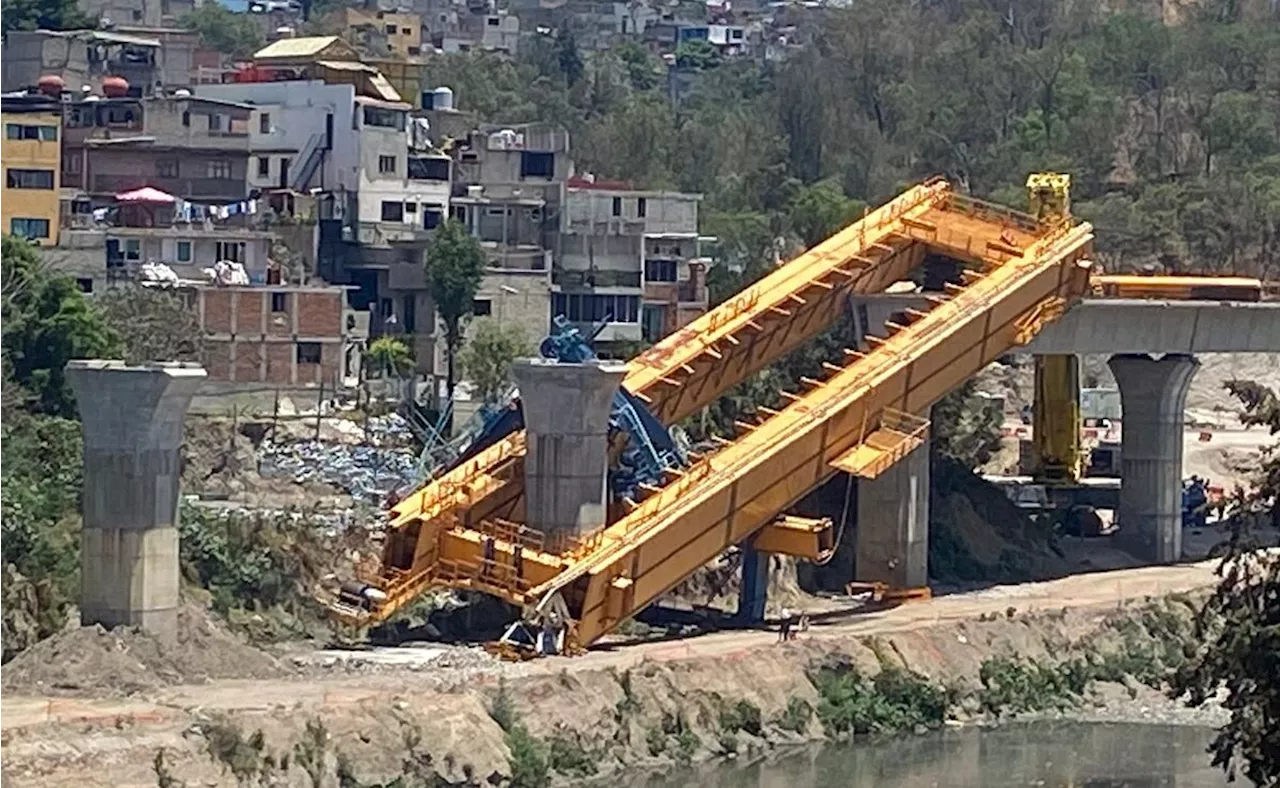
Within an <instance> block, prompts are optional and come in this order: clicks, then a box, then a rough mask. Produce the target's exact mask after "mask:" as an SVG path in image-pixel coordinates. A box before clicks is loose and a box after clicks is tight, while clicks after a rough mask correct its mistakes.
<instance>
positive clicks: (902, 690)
mask: <svg viewBox="0 0 1280 788" xmlns="http://www.w3.org/2000/svg"><path fill="white" fill-rule="evenodd" d="M814 683H815V684H816V685H817V688H818V695H819V697H820V698H821V700H820V701H819V703H818V719H820V720H821V721H822V724H823V727H824V728H825V729H826V730H827V732H828V733H829V734H831V735H833V736H843V735H857V734H867V733H878V732H892V731H903V730H913V729H914V728H916V727H917V726H921V725H923V726H929V727H934V726H937V725H941V724H942V723H943V722H944V721H945V720H946V717H947V710H948V707H949V701H948V699H947V693H946V691H945V690H944V689H942V688H941V687H937V686H934V685H932V684H930V683H929V681H928V680H927V679H925V678H924V677H923V676H921V675H919V674H917V673H914V672H911V671H907V670H903V669H901V668H897V667H890V668H885V669H883V670H881V671H880V673H879V674H877V675H876V677H875V679H873V680H868V679H867V678H866V677H864V676H863V675H862V674H861V673H860V672H859V671H858V669H857V667H856V666H854V665H849V664H842V665H835V666H829V667H823V668H821V669H819V670H818V672H817V674H816V675H815V676H814Z"/></svg>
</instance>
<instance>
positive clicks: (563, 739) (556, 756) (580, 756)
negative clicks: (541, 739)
mask: <svg viewBox="0 0 1280 788" xmlns="http://www.w3.org/2000/svg"><path fill="white" fill-rule="evenodd" d="M548 745H549V746H548V753H547V761H548V764H549V765H550V767H551V770H552V771H556V772H559V773H560V774H567V775H569V776H570V777H590V776H591V775H593V774H595V773H596V763H595V758H594V757H593V756H592V754H591V753H589V752H587V749H586V748H585V747H583V746H582V743H581V742H580V741H579V740H578V739H576V738H573V737H571V736H569V735H568V734H563V733H557V734H556V735H554V736H552V737H551V740H550V741H549V742H548Z"/></svg>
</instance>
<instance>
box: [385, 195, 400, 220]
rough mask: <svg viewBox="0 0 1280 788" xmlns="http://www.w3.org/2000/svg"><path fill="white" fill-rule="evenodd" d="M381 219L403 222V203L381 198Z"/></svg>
mask: <svg viewBox="0 0 1280 788" xmlns="http://www.w3.org/2000/svg"><path fill="white" fill-rule="evenodd" d="M382 221H384V222H403V221H404V203H402V202H392V201H390V200H383V201H382Z"/></svg>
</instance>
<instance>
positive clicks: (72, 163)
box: [62, 156, 84, 175]
mask: <svg viewBox="0 0 1280 788" xmlns="http://www.w3.org/2000/svg"><path fill="white" fill-rule="evenodd" d="M82 166H84V159H82V158H80V157H79V156H63V157H62V174H63V175H79V174H80V168H81V167H82Z"/></svg>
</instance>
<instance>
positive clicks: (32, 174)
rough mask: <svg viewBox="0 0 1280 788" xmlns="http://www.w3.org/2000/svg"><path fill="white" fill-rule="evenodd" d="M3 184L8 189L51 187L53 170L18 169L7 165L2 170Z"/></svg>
mask: <svg viewBox="0 0 1280 788" xmlns="http://www.w3.org/2000/svg"><path fill="white" fill-rule="evenodd" d="M4 176H5V177H4V180H5V185H7V186H8V187H9V188H10V189H52V188H53V170H19V169H17V168H16V167H9V168H8V169H6V170H5V171H4Z"/></svg>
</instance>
